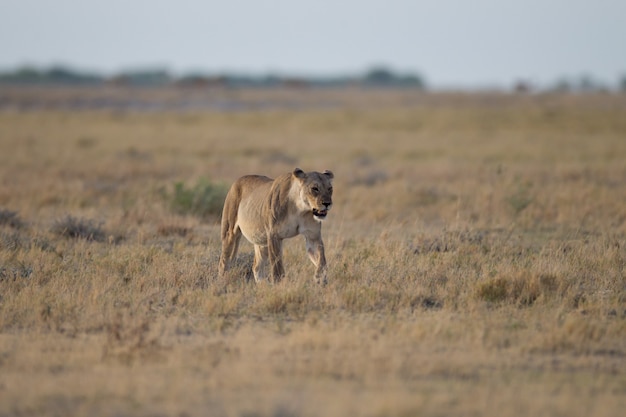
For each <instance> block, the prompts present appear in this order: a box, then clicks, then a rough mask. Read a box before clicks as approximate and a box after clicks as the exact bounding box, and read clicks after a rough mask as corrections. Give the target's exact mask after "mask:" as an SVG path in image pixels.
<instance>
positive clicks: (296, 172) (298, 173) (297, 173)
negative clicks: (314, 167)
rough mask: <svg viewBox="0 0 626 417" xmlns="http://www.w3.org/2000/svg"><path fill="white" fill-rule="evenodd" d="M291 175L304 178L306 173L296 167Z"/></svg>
mask: <svg viewBox="0 0 626 417" xmlns="http://www.w3.org/2000/svg"><path fill="white" fill-rule="evenodd" d="M293 176H294V177H296V178H300V179H304V178H305V177H306V173H305V172H304V171H303V170H301V169H300V168H296V169H294V170H293Z"/></svg>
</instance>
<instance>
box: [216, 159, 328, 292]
mask: <svg viewBox="0 0 626 417" xmlns="http://www.w3.org/2000/svg"><path fill="white" fill-rule="evenodd" d="M333 177H334V175H333V173H332V172H330V171H324V172H323V173H320V172H308V173H307V172H304V171H302V170H301V169H300V168H296V169H295V170H294V171H293V172H289V173H287V174H283V175H280V176H279V177H278V178H276V179H275V180H272V179H271V178H268V177H265V176H261V175H246V176H244V177H241V178H239V179H238V180H237V181H235V183H234V184H233V185H232V186H231V187H230V190H229V191H228V194H227V195H226V201H225V202H224V211H223V213H222V254H221V256H220V264H219V273H220V275H222V274H224V272H225V271H227V270H228V267H229V264H230V263H231V261H232V260H233V258H234V257H235V256H236V255H237V248H238V247H239V240H240V239H241V235H242V234H243V235H244V236H245V237H246V239H248V241H250V242H251V243H252V244H254V266H253V268H252V271H253V272H254V279H255V280H256V282H260V281H262V280H264V279H265V278H266V270H267V266H268V261H269V266H270V276H271V279H272V281H274V282H278V281H280V279H281V278H282V277H283V276H284V275H285V270H284V268H283V257H282V254H283V239H288V238H290V237H294V236H296V235H298V234H301V235H304V237H305V239H306V251H307V253H308V255H309V258H310V259H311V261H312V262H313V263H314V264H315V266H316V268H317V269H316V270H315V276H314V278H315V281H316V282H318V283H321V284H325V283H326V269H327V267H326V257H325V255H324V242H322V220H324V219H325V218H326V215H327V214H328V210H330V207H331V206H332V204H333V199H332V196H333V186H332V184H331V180H332V179H333Z"/></svg>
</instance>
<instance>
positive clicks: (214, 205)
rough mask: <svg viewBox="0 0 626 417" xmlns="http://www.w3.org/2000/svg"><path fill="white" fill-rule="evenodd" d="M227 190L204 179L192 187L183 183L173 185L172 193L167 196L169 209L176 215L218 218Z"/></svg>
mask: <svg viewBox="0 0 626 417" xmlns="http://www.w3.org/2000/svg"><path fill="white" fill-rule="evenodd" d="M226 193H228V188H227V187H226V186H225V185H223V184H216V183H213V182H211V181H209V180H208V179H206V178H201V179H200V180H198V182H197V184H196V185H195V186H193V187H187V186H185V183H184V182H182V181H181V182H177V183H176V184H174V192H173V194H171V195H170V196H169V200H170V208H171V209H172V210H173V211H174V212H175V213H178V214H187V215H193V216H198V217H201V218H203V219H208V218H211V217H219V216H220V215H221V214H222V208H223V207H224V199H225V198H226Z"/></svg>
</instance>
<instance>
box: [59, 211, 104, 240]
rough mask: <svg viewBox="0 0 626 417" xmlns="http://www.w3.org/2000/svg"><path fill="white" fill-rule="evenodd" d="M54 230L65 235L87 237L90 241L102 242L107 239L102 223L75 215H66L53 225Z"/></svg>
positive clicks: (78, 237)
mask: <svg viewBox="0 0 626 417" xmlns="http://www.w3.org/2000/svg"><path fill="white" fill-rule="evenodd" d="M52 232H53V233H56V234H58V235H60V236H63V237H70V238H76V239H85V240H89V241H97V242H102V241H103V240H104V239H105V233H104V230H102V223H96V222H94V221H93V220H85V219H78V218H76V217H73V216H70V215H68V216H66V217H64V218H62V219H61V220H57V222H56V223H55V224H54V226H52Z"/></svg>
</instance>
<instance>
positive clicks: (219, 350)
mask: <svg viewBox="0 0 626 417" xmlns="http://www.w3.org/2000/svg"><path fill="white" fill-rule="evenodd" d="M46 94H47V95H46ZM63 94H64V93H62V92H59V91H53V92H45V91H44V92H38V93H37V92H34V91H31V90H29V91H26V92H24V93H23V95H20V92H19V91H11V95H10V100H14V101H16V102H18V103H19V102H20V100H22V101H24V100H26V101H28V102H29V103H30V102H32V101H33V100H40V101H41V102H42V103H47V104H46V105H47V106H52V108H51V109H40V108H38V109H37V110H32V111H25V112H24V111H13V110H10V109H9V110H7V109H6V108H5V110H4V111H3V112H0V180H1V183H0V416H4V415H7V416H8V415H38V416H39V415H52V416H56V415H58V416H61V415H63V416H67V415H76V416H82V415H85V416H86V415H106V416H127V415H133V416H135V415H137V416H144V415H176V416H183V415H185V416H187V415H189V416H191V415H216V416H241V417H244V416H248V417H252V416H255V417H256V416H258V417H263V416H271V417H279V416H280V417H286V416H344V415H357V416H390V415H391V416H410V415H498V416H507V415H509V416H519V415H567V416H589V415H594V416H617V415H621V413H622V412H623V410H624V409H625V407H626V205H625V203H624V202H625V201H626V140H624V138H626V98H625V97H623V96H609V95H605V96H499V95H491V96H490V95H442V94H441V95H427V94H423V93H409V92H381V91H369V92H367V91H365V92H363V91H361V92H359V91H345V92H336V91H327V92H324V91H303V92H299V93H298V94H295V93H288V92H280V93H277V92H265V93H263V92H259V91H256V92H240V93H237V92H220V93H219V94H220V95H221V96H220V99H223V98H224V97H222V96H224V95H229V94H230V95H231V96H229V97H227V98H228V99H230V100H235V99H236V100H240V101H241V102H244V103H248V104H249V105H250V106H251V107H255V106H256V107H259V108H260V110H245V111H237V112H215V111H200V110H198V111H194V112H191V111H188V112H161V113H151V112H137V111H120V110H102V111H67V110H59V109H58V107H55V106H58V105H59V101H61V102H62V100H65V99H66V98H64V97H66V96H64V95H63ZM67 94H69V95H70V96H71V94H79V93H77V92H75V91H74V92H69V93H67ZM85 94H95V93H93V92H88V93H85ZM263 94H266V95H265V96H264V95H263ZM40 95H42V96H41V97H40ZM235 96H236V97H235ZM7 97H8V96H7ZM38 97H40V98H38ZM150 99H151V100H158V99H160V98H158V97H150ZM263 100H265V101H263ZM5 102H6V101H5ZM50 103H52V104H50ZM250 103H252V104H250ZM264 103H268V105H267V106H264V105H263V104H264ZM285 103H287V104H285ZM328 103H332V104H333V106H331V107H329V106H328ZM289 106H295V108H293V109H292V108H290V107H289ZM244 108H248V107H245V106H244ZM296 165H298V166H301V167H302V168H305V169H316V170H323V169H332V170H333V172H334V173H335V176H336V181H335V190H336V193H335V194H336V195H335V206H334V207H333V210H332V212H331V215H330V216H329V218H328V220H327V221H326V223H325V226H324V227H325V230H324V237H325V242H326V250H327V256H328V260H329V266H330V270H329V285H328V286H327V287H325V288H320V287H318V286H316V285H314V284H313V282H312V279H311V277H312V274H313V267H312V265H310V264H309V262H308V260H307V259H306V255H305V253H304V248H303V246H304V244H303V242H302V241H301V240H300V239H294V240H292V241H288V242H287V244H286V248H285V251H286V252H285V267H286V270H287V275H288V276H287V278H286V279H285V280H284V281H283V282H281V283H280V284H278V285H255V284H254V282H253V280H252V281H251V273H250V266H251V262H252V255H251V252H252V250H251V246H250V245H247V244H242V253H241V254H240V256H239V258H238V261H237V265H236V266H235V267H234V268H233V270H232V272H231V273H230V274H229V275H228V276H226V277H224V278H222V279H219V278H218V277H217V274H216V269H217V268H216V261H217V259H218V255H219V250H220V241H219V226H218V220H219V218H218V216H216V215H215V209H214V207H213V200H214V196H215V195H216V193H221V192H223V190H222V188H221V186H222V184H228V183H230V182H232V181H233V180H234V179H235V178H236V177H237V176H239V175H241V174H244V173H252V172H256V173H263V174H267V175H272V176H275V175H277V174H279V173H282V172H285V171H287V170H290V169H293V167H294V166H296ZM194 184H195V185H194ZM194 198H195V199H194ZM181 202H182V203H184V204H182V205H181V204H180V203H181ZM185 204H186V205H185ZM181 207H182V208H181ZM209 207H210V209H209Z"/></svg>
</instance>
